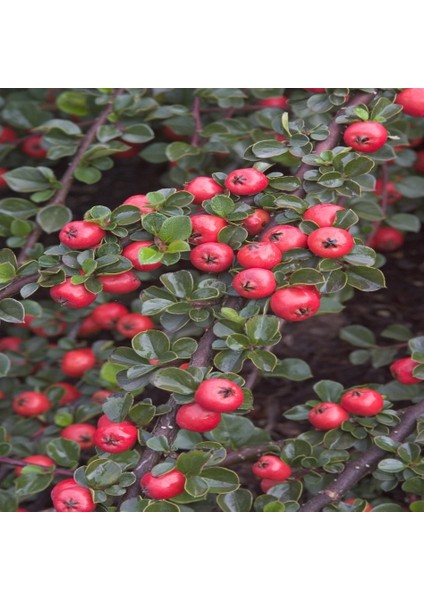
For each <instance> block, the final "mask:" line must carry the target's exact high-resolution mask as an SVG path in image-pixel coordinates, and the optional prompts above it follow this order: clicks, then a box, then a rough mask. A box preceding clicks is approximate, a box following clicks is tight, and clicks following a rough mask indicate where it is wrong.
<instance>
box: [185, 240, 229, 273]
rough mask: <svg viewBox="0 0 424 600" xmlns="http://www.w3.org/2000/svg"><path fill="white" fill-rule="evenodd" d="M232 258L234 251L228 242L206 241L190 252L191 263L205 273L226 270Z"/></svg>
mask: <svg viewBox="0 0 424 600" xmlns="http://www.w3.org/2000/svg"><path fill="white" fill-rule="evenodd" d="M233 260H234V251H233V249H232V248H231V246H228V244H221V243H220V242H207V243H206V244H199V245H198V246H196V247H195V248H193V250H192V251H191V252H190V262H191V264H192V265H193V266H194V267H196V269H199V271H205V272H207V273H220V272H221V271H227V270H228V269H229V267H230V266H231V264H232V262H233Z"/></svg>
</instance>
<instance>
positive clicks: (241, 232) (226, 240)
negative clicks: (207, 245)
mask: <svg viewBox="0 0 424 600" xmlns="http://www.w3.org/2000/svg"><path fill="white" fill-rule="evenodd" d="M247 235H248V234H247V231H246V230H245V229H244V228H243V227H239V226H238V225H227V227H223V228H222V229H221V231H220V232H219V234H218V242H220V243H221V244H227V245H228V246H231V248H233V249H234V250H237V249H238V248H240V246H241V245H242V244H243V242H244V240H245V239H246V238H247Z"/></svg>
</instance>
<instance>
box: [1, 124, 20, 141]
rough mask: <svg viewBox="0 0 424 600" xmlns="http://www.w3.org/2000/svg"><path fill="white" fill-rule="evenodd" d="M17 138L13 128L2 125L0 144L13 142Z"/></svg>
mask: <svg viewBox="0 0 424 600" xmlns="http://www.w3.org/2000/svg"><path fill="white" fill-rule="evenodd" d="M17 139H18V138H17V135H16V133H15V132H14V131H13V129H10V127H6V126H5V125H3V126H2V128H1V133H0V144H7V143H9V142H14V141H15V140H17Z"/></svg>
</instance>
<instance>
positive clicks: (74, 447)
mask: <svg viewBox="0 0 424 600" xmlns="http://www.w3.org/2000/svg"><path fill="white" fill-rule="evenodd" d="M46 449H47V454H48V455H49V456H50V458H51V459H52V460H54V462H55V463H56V464H57V465H59V466H60V467H69V468H71V469H73V468H74V467H76V466H77V464H78V461H79V455H80V446H79V444H77V442H73V441H72V440H65V439H64V438H58V439H55V440H51V441H50V442H49V443H48V444H47V446H46Z"/></svg>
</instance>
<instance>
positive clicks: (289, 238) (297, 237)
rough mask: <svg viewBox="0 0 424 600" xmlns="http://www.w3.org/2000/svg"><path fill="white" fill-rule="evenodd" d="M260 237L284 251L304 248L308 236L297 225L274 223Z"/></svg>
mask: <svg viewBox="0 0 424 600" xmlns="http://www.w3.org/2000/svg"><path fill="white" fill-rule="evenodd" d="M262 239H263V240H264V241H267V242H272V243H273V244H275V245H276V246H277V248H278V249H279V250H281V252H286V251H287V250H292V249H293V248H306V247H307V240H308V236H307V235H306V234H305V233H303V232H302V231H300V229H299V227H294V226H293V225H276V226H275V227H271V229H269V230H268V231H267V232H266V234H265V235H264V236H263V238H262Z"/></svg>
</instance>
